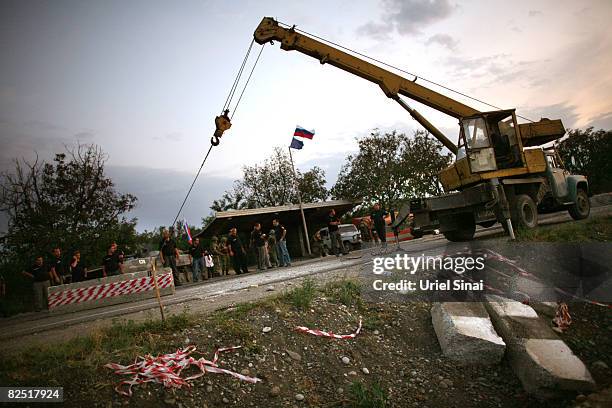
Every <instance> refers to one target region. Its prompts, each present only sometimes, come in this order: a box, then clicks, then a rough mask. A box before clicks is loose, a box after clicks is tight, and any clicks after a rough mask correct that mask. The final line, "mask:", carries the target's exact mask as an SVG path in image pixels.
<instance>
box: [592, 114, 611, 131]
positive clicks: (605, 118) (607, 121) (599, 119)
mask: <svg viewBox="0 0 612 408" xmlns="http://www.w3.org/2000/svg"><path fill="white" fill-rule="evenodd" d="M589 126H593V128H595V130H599V129H604V130H612V112H606V113H602V114H601V115H597V116H594V117H591V118H589Z"/></svg>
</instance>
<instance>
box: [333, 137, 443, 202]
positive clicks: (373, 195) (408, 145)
mask: <svg viewBox="0 0 612 408" xmlns="http://www.w3.org/2000/svg"><path fill="white" fill-rule="evenodd" d="M428 136H429V134H428V133H427V132H425V131H417V132H415V133H414V135H413V137H412V138H410V137H407V136H406V135H405V134H403V133H398V132H396V131H393V132H391V133H384V134H381V133H380V132H379V131H378V130H374V131H373V132H372V133H371V134H370V135H369V136H367V137H365V138H362V139H358V141H357V142H358V145H359V151H358V152H357V153H356V154H350V155H348V156H347V158H346V162H345V164H344V165H343V166H342V168H341V170H340V174H339V175H338V180H337V182H336V184H335V185H334V187H333V188H332V191H331V193H332V196H333V197H334V198H344V199H350V200H362V201H363V205H364V206H370V205H373V204H374V203H375V202H380V203H381V205H382V206H383V207H384V208H398V207H399V206H400V205H401V203H402V202H404V201H406V200H408V199H410V198H412V197H416V196H425V195H435V194H439V193H441V192H442V190H441V188H440V185H439V183H438V177H437V173H438V172H439V171H440V170H441V169H443V168H444V167H446V166H447V165H448V164H449V163H450V160H451V154H450V153H448V154H443V153H442V149H443V146H442V144H441V143H439V142H438V141H437V140H434V139H432V138H430V137H428Z"/></svg>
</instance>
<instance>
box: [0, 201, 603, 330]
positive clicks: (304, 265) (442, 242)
mask: <svg viewBox="0 0 612 408" xmlns="http://www.w3.org/2000/svg"><path fill="white" fill-rule="evenodd" d="M592 214H593V216H598V215H604V214H612V205H606V206H600V207H595V208H593V209H592ZM568 221H571V218H570V217H569V215H567V213H566V212H563V213H555V214H547V215H542V216H541V218H540V224H541V225H547V224H556V223H563V222H568ZM476 239H478V240H491V239H501V240H505V239H506V238H505V236H504V235H503V230H502V228H501V226H495V227H492V228H488V229H483V228H480V227H479V228H478V229H477V232H476ZM447 245H448V241H446V239H444V237H443V236H426V237H424V238H422V239H419V240H412V241H406V242H402V243H401V248H402V249H403V250H405V251H408V252H413V253H417V254H420V253H440V252H442V251H443V250H444V248H445V247H446V246H447ZM371 251H372V250H368V249H364V250H361V251H354V252H352V253H351V254H349V255H347V256H344V257H340V258H336V257H333V256H328V257H325V258H321V259H315V260H307V261H301V262H296V263H294V265H293V266H292V267H291V268H276V269H272V270H270V271H266V272H262V273H250V274H248V275H241V276H239V277H236V276H229V277H226V278H215V279H213V280H211V281H208V282H204V283H196V284H190V285H183V286H181V287H179V288H177V290H176V294H175V295H172V296H165V297H164V298H163V301H164V304H165V305H168V306H169V305H176V304H189V303H190V302H201V301H203V300H206V301H213V300H214V299H215V298H218V297H220V296H223V295H227V294H231V293H236V292H238V291H241V290H245V289H248V288H252V287H260V286H266V285H272V284H276V283H278V282H286V281H291V280H295V279H300V278H304V277H306V276H310V275H316V274H322V273H326V272H331V271H338V270H342V269H347V268H350V267H356V266H358V265H364V264H366V263H368V262H369V255H370V253H371ZM157 308H158V304H157V300H155V299H149V300H143V301H138V302H132V303H126V304H119V305H113V306H107V307H104V308H99V309H93V310H84V311H80V312H73V313H69V314H54V313H45V312H42V313H26V314H21V315H17V316H13V317H10V318H5V319H0V341H11V339H15V338H17V337H20V336H24V335H28V334H31V333H41V332H45V331H48V330H54V329H58V328H66V327H69V326H72V325H77V324H80V323H84V322H91V321H97V320H108V319H111V318H116V317H119V316H123V315H128V314H133V313H136V312H141V311H147V310H153V311H155V310H156V309H157Z"/></svg>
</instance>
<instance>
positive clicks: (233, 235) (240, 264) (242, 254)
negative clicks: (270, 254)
mask: <svg viewBox="0 0 612 408" xmlns="http://www.w3.org/2000/svg"><path fill="white" fill-rule="evenodd" d="M227 246H228V247H229V249H230V256H231V257H232V263H233V264H234V271H235V272H236V275H240V274H241V273H249V268H248V266H247V257H246V250H245V249H244V245H242V241H241V240H240V237H238V230H237V229H236V228H232V229H230V232H229V235H228V236H227Z"/></svg>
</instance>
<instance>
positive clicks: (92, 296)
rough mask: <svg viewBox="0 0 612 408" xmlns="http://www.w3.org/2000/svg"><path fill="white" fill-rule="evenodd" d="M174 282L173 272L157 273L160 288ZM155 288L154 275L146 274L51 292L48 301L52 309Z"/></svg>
mask: <svg viewBox="0 0 612 408" xmlns="http://www.w3.org/2000/svg"><path fill="white" fill-rule="evenodd" d="M173 282H174V281H173V279H172V274H171V273H165V274H160V275H157V285H158V286H159V288H160V289H163V288H168V287H170V286H172V285H173V284H174V283H173ZM154 288H155V285H154V283H153V277H152V276H144V277H140V278H136V279H129V280H124V281H118V282H108V283H103V284H100V285H95V286H87V287H84V288H74V289H67V290H64V291H61V292H53V293H49V296H48V298H47V302H48V304H49V310H51V309H53V308H55V307H58V306H64V305H70V304H74V303H81V302H88V301H92V300H99V299H105V298H111V297H116V296H122V295H130V294H134V293H141V292H146V291H150V290H153V289H154Z"/></svg>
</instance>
